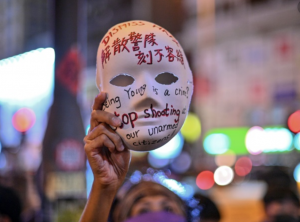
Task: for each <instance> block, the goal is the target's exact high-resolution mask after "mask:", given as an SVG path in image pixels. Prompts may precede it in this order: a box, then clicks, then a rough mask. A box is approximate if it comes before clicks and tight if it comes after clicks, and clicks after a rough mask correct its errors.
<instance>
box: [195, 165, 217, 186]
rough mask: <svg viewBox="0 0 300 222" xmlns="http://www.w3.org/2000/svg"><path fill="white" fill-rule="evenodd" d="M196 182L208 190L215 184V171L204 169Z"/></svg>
mask: <svg viewBox="0 0 300 222" xmlns="http://www.w3.org/2000/svg"><path fill="white" fill-rule="evenodd" d="M196 184H197V186H198V187H199V188H200V189H201V190H208V189H210V188H212V187H213V185H214V184H215V181H214V173H213V172H211V171H208V170H207V171H202V172H201V173H199V174H198V176H197V177H196Z"/></svg>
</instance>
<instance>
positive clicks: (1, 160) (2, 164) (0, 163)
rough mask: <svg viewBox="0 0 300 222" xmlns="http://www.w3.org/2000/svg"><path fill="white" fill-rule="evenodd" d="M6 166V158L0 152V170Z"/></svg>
mask: <svg viewBox="0 0 300 222" xmlns="http://www.w3.org/2000/svg"><path fill="white" fill-rule="evenodd" d="M6 166H7V160H6V156H5V154H4V153H0V170H5V168H6Z"/></svg>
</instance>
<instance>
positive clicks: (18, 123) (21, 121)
mask: <svg viewBox="0 0 300 222" xmlns="http://www.w3.org/2000/svg"><path fill="white" fill-rule="evenodd" d="M34 123H35V114H34V112H33V111H32V110H31V109H28V108H22V109H19V110H18V111H17V112H16V113H15V114H14V115H13V117H12V124H13V126H14V128H15V129H16V130H18V131H19V132H26V131H27V130H29V129H30V128H31V127H32V126H33V124H34Z"/></svg>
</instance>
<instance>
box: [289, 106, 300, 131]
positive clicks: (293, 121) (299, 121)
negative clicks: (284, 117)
mask: <svg viewBox="0 0 300 222" xmlns="http://www.w3.org/2000/svg"><path fill="white" fill-rule="evenodd" d="M288 127H289V129H290V130H291V131H292V132H293V133H299V132H300V110H298V111H296V112H294V113H293V114H292V115H290V116H289V118H288Z"/></svg>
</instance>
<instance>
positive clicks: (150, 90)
mask: <svg viewBox="0 0 300 222" xmlns="http://www.w3.org/2000/svg"><path fill="white" fill-rule="evenodd" d="M137 85H138V86H143V92H142V93H143V95H142V96H140V97H138V98H137V99H136V100H134V101H133V107H134V108H135V110H136V111H137V112H141V111H144V109H148V108H149V107H150V105H151V104H152V106H153V107H155V108H157V109H162V108H164V104H163V99H162V96H161V95H160V94H159V86H158V85H159V84H158V83H157V82H156V81H155V78H154V76H153V75H151V74H149V73H146V72H144V73H141V74H140V76H139V78H138V79H137Z"/></svg>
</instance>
